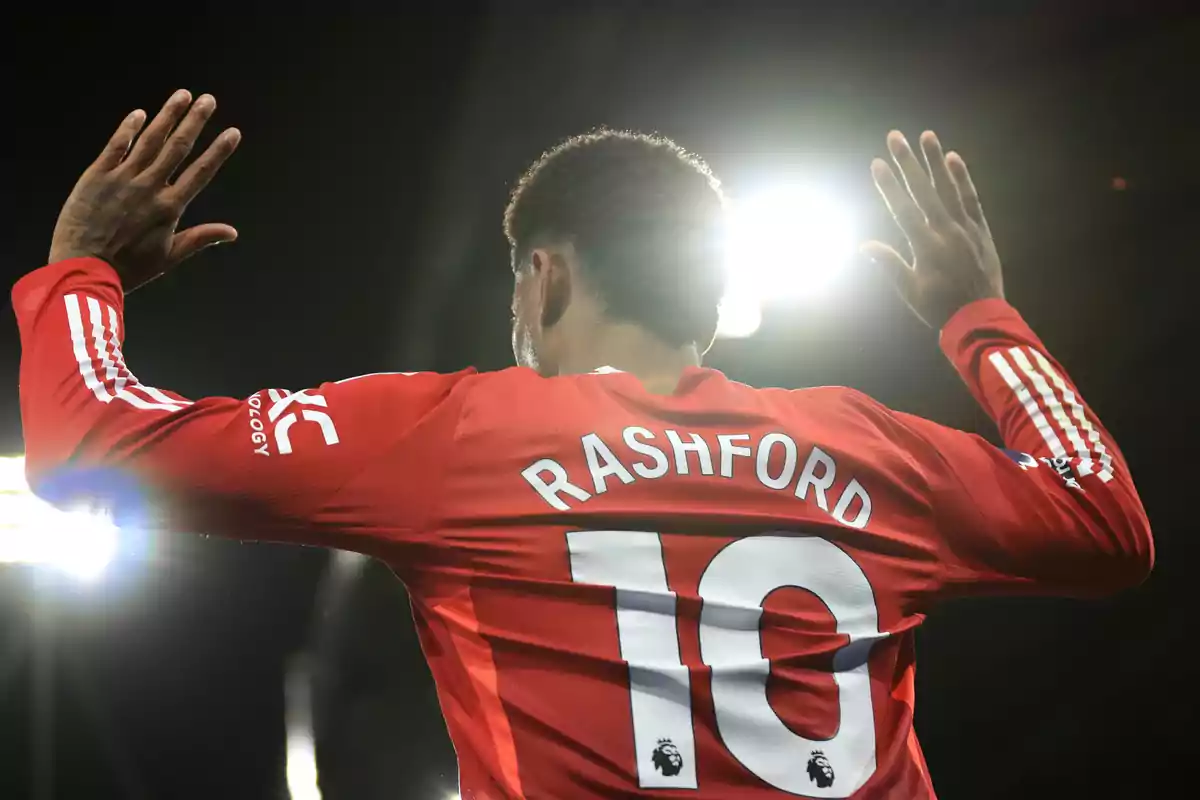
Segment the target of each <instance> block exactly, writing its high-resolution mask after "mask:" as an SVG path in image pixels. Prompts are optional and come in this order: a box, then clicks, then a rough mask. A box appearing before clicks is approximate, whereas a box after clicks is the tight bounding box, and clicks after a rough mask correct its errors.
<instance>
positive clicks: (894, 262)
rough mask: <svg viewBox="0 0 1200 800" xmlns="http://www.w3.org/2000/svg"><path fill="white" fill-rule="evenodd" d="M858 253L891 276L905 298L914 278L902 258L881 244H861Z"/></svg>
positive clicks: (913, 273)
mask: <svg viewBox="0 0 1200 800" xmlns="http://www.w3.org/2000/svg"><path fill="white" fill-rule="evenodd" d="M858 252H860V253H862V254H863V255H864V256H866V257H867V258H868V259H870V260H871V262H872V263H874V264H878V265H880V266H881V267H883V269H884V270H885V271H886V272H887V273H888V274H889V275H890V276H891V278H892V280H893V281H895V283H896V288H897V289H899V290H900V293H901V294H902V295H903V296H905V297H907V296H908V291H909V289H910V288H911V287H912V282H913V280H914V279H915V277H916V273H915V272H914V271H913V268H912V267H911V266H909V264H908V262H907V261H905V260H904V256H902V255H900V254H899V253H897V252H896V251H895V250H894V249H893V248H892V247H890V246H889V245H886V244H884V243H883V242H876V241H870V242H863V244H861V245H860V246H859V248H858Z"/></svg>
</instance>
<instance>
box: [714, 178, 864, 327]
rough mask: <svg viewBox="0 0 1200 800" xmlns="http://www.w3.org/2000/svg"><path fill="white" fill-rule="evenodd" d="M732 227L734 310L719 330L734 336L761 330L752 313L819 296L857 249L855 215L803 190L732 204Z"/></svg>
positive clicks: (779, 190) (790, 188)
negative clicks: (764, 307)
mask: <svg viewBox="0 0 1200 800" xmlns="http://www.w3.org/2000/svg"><path fill="white" fill-rule="evenodd" d="M727 225H728V228H727V230H726V266H727V268H728V270H729V290H728V295H727V298H726V301H727V303H728V305H729V307H730V310H729V311H728V312H727V313H725V314H724V315H723V317H722V327H721V328H719V329H718V330H719V332H720V333H721V335H723V336H728V337H737V336H748V335H750V334H751V333H753V332H754V331H755V330H756V329H757V328H758V320H757V314H756V313H755V311H751V309H752V308H754V309H755V310H757V308H760V307H761V305H763V304H766V303H771V302H777V301H788V300H797V299H812V298H816V297H819V296H820V295H821V293H822V292H823V290H824V289H825V288H826V287H827V286H828V285H829V283H830V281H831V280H832V278H833V276H834V275H835V274H836V273H837V270H838V269H839V268H840V267H842V266H843V265H844V264H846V262H847V261H849V260H850V257H851V256H852V255H853V254H854V250H855V245H856V240H855V231H854V225H853V220H852V219H851V217H850V214H849V213H847V211H846V210H845V209H844V208H842V207H841V205H839V204H838V203H837V202H836V201H835V200H834V199H833V198H831V197H829V196H828V195H826V194H824V193H822V192H819V191H817V190H816V189H813V188H811V187H806V186H802V185H782V186H779V187H776V188H774V189H770V190H767V191H763V192H761V193H759V194H756V195H753V196H751V197H749V198H746V199H745V200H741V201H737V200H735V201H732V202H731V205H730V209H729V217H728V221H727ZM753 301H757V302H753Z"/></svg>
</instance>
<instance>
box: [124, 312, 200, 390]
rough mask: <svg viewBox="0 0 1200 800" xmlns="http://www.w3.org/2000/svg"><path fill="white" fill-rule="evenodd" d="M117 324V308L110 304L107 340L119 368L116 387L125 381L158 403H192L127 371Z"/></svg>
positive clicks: (130, 386)
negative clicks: (146, 382) (110, 343)
mask: <svg viewBox="0 0 1200 800" xmlns="http://www.w3.org/2000/svg"><path fill="white" fill-rule="evenodd" d="M117 325H118V321H117V310H116V309H115V308H113V307H112V306H108V340H109V341H110V342H112V350H113V361H115V362H116V365H117V369H118V370H119V375H118V379H117V388H124V387H125V385H126V383H128V385H129V388H130V389H131V390H132V389H136V390H138V391H140V392H142V393H143V394H145V395H147V396H148V397H149V398H150V399H151V400H154V401H156V402H158V403H163V404H166V405H172V406H190V405H191V404H192V401H191V400H184V399H182V398H176V397H171V396H170V395H168V394H166V393H165V392H163V391H162V390H161V389H156V388H154V387H153V386H146V385H144V384H143V383H142V382H141V381H139V380H138V379H137V376H136V375H134V374H133V373H132V372H130V371H129V366H128V365H127V364H126V363H125V354H124V353H122V352H121V337H120V336H118V335H117V333H118V331H117Z"/></svg>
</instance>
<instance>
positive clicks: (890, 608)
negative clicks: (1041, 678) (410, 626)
mask: <svg viewBox="0 0 1200 800" xmlns="http://www.w3.org/2000/svg"><path fill="white" fill-rule="evenodd" d="M464 383H465V384H467V385H464V386H462V387H460V392H461V395H460V397H461V399H460V402H459V403H455V404H452V405H454V406H457V408H456V409H455V414H454V416H455V420H454V424H455V425H456V430H455V433H454V436H453V442H454V444H453V447H452V451H451V452H448V453H445V454H444V460H443V459H439V460H438V461H437V462H436V466H434V464H432V463H431V469H437V470H441V471H442V472H441V475H440V476H438V479H437V480H435V481H433V482H432V483H431V484H430V485H435V484H436V485H437V486H438V490H437V491H438V497H437V498H435V499H433V500H432V505H433V509H434V510H433V511H431V513H430V515H429V516H430V523H429V524H430V530H429V531H428V533H427V536H428V537H429V539H428V544H429V547H427V548H422V550H423V552H424V553H425V556H424V557H422V558H419V559H417V560H415V561H414V560H411V559H409V560H408V562H407V563H406V564H398V565H397V568H398V571H399V572H400V574H401V575H402V576H403V577H404V578H405V580H406V581H407V583H408V585H409V589H410V592H411V594H412V599H413V606H414V610H415V614H416V618H417V622H418V628H419V631H420V634H421V639H422V642H423V645H424V648H425V652H426V654H427V655H428V657H429V659H430V663H431V666H432V670H433V673H434V676H435V679H436V680H437V683H438V688H439V694H440V696H441V702H442V706H443V709H444V711H445V714H446V719H447V722H448V725H449V728H450V732H451V735H452V737H453V739H454V743H455V746H456V749H457V751H458V755H459V758H460V764H461V767H460V769H461V791H462V794H463V796H464V797H471V798H499V797H530V798H543V797H553V798H576V797H579V798H584V797H604V798H610V797H658V796H676V794H677V793H676V792H674V791H670V792H668V791H664V790H679V789H686V790H690V791H689V792H687V794H686V796H688V797H696V798H698V799H704V798H713V799H714V800H715V798H759V797H762V798H766V797H782V796H789V795H801V796H812V797H848V796H851V795H852V794H854V793H855V792H856V790H858V789H860V788H861V787H863V786H864V785H866V784H867V783H868V782H870V784H869V787H868V789H869V790H870V791H871V796H881V797H882V796H897V797H905V798H914V797H925V796H931V794H932V791H931V788H930V787H929V784H928V781H927V778H926V777H925V771H924V763H923V760H922V757H921V754H920V750H919V749H918V747H917V745H916V742H915V739H914V738H913V736H912V702H913V697H912V675H913V673H912V669H913V663H912V662H913V658H912V641H911V633H910V631H911V629H912V628H913V626H915V625H916V624H917V623H918V622H919V621H920V619H921V616H920V613H919V611H918V608H919V607H920V600H921V599H922V598H923V597H924V596H925V595H926V594H927V593H928V591H929V590H930V589H931V588H932V587H933V585H934V583H935V575H936V570H937V566H936V564H937V553H936V552H935V548H934V546H933V545H932V544H930V542H931V539H930V538H929V537H928V536H925V535H923V531H918V530H916V528H918V527H919V526H921V525H923V524H927V523H926V521H925V520H926V517H925V515H924V512H923V510H922V508H921V503H922V500H921V498H920V497H918V491H917V489H916V487H917V485H918V484H919V480H918V478H917V476H916V475H915V473H914V472H913V470H911V469H909V468H908V467H906V465H905V460H904V457H903V455H902V454H899V453H893V452H889V451H888V450H887V449H886V448H884V447H883V446H882V445H883V443H884V442H885V439H884V438H883V437H882V435H881V434H880V432H879V431H878V429H877V428H876V427H875V426H876V425H877V424H878V423H879V422H880V421H881V420H876V419H873V409H874V406H873V405H872V404H871V403H870V401H868V400H866V399H865V398H862V397H861V396H860V395H857V394H856V393H853V392H851V391H849V390H845V389H815V390H808V391H802V392H788V391H782V390H756V389H752V388H750V387H747V386H744V385H741V384H737V383H734V382H731V381H728V380H726V379H725V378H724V376H722V375H721V374H720V373H717V372H713V371H710V370H699V369H697V370H692V371H689V372H688V373H687V374H686V375H685V376H684V378H683V380H682V381H681V383H680V386H679V388H678V390H677V391H676V393H675V394H674V395H670V396H656V395H652V394H650V393H648V392H647V391H646V390H645V389H644V388H643V387H642V386H641V384H640V382H639V381H638V380H637V379H636V378H635V377H633V376H631V375H628V374H624V373H616V372H601V373H598V374H591V375H581V376H573V377H562V378H554V379H543V378H539V377H537V376H536V375H535V374H534V373H532V372H531V371H528V370H523V369H513V370H507V371H504V372H500V373H493V374H489V375H480V376H476V377H474V378H471V379H468V380H467V381H465V382H464ZM433 424H434V425H436V424H438V423H437V422H434V423H433Z"/></svg>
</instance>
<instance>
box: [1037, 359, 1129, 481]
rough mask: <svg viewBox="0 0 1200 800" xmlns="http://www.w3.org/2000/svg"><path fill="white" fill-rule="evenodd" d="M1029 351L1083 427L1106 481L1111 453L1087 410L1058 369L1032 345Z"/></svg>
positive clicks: (1100, 472)
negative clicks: (1098, 458)
mask: <svg viewBox="0 0 1200 800" xmlns="http://www.w3.org/2000/svg"><path fill="white" fill-rule="evenodd" d="M1029 352H1030V353H1032V354H1033V358H1034V360H1035V361H1037V362H1038V366H1039V367H1040V368H1041V370H1042V372H1044V373H1046V374H1047V375H1048V376H1050V381H1051V383H1053V384H1054V385H1055V386H1056V387H1058V390H1059V391H1060V392H1062V396H1063V399H1064V400H1066V401H1067V406H1068V407H1069V408H1070V409H1071V414H1072V416H1074V417H1075V421H1076V422H1078V423H1079V427H1080V428H1083V432H1084V434H1086V435H1087V439H1088V441H1089V442H1091V445H1092V451H1093V452H1095V453H1096V455H1098V456H1099V457H1100V471H1099V472H1098V473H1097V475H1099V477H1100V480H1102V481H1104V482H1105V483H1108V482H1109V481H1111V480H1112V479H1113V474H1112V453H1110V452H1108V448H1106V447H1105V446H1104V443H1103V442H1101V441H1100V432H1099V431H1098V430H1096V428H1095V426H1094V425H1092V423H1091V420H1089V419H1088V418H1087V412H1086V411H1084V408H1083V405H1082V404H1081V403H1080V402H1079V399H1078V398H1077V397H1076V396H1075V393H1074V392H1072V391H1071V389H1070V387H1068V386H1067V383H1066V381H1064V380H1063V379H1062V376H1061V375H1059V374H1058V371H1057V370H1055V369H1054V366H1053V365H1051V363H1050V361H1049V360H1048V359H1047V358H1046V357H1045V356H1044V355H1042V354H1041V353H1039V352H1038V351H1037V350H1035V349H1034V348H1032V347H1031V348H1029Z"/></svg>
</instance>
